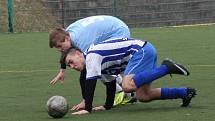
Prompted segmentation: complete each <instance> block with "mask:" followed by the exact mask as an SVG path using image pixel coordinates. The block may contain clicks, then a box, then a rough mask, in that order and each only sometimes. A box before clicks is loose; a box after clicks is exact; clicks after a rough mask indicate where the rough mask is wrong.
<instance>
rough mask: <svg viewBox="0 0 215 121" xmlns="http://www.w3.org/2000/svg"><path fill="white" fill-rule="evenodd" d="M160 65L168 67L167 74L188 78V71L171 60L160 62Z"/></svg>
mask: <svg viewBox="0 0 215 121" xmlns="http://www.w3.org/2000/svg"><path fill="white" fill-rule="evenodd" d="M162 65H166V66H167V67H168V70H169V71H168V73H169V74H180V75H185V76H188V75H189V74H190V73H189V71H188V70H187V69H186V68H185V67H184V66H182V65H180V64H178V63H175V62H174V61H173V60H171V59H168V58H167V59H165V60H164V61H163V62H162Z"/></svg>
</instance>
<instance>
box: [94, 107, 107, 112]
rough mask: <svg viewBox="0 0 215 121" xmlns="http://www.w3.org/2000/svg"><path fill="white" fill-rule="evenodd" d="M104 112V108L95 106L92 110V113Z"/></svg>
mask: <svg viewBox="0 0 215 121" xmlns="http://www.w3.org/2000/svg"><path fill="white" fill-rule="evenodd" d="M104 110H106V109H105V107H104V106H97V107H94V108H93V111H104Z"/></svg>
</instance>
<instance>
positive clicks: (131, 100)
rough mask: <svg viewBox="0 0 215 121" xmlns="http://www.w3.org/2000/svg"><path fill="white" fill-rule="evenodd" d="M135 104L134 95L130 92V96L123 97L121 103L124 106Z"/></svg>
mask: <svg viewBox="0 0 215 121" xmlns="http://www.w3.org/2000/svg"><path fill="white" fill-rule="evenodd" d="M135 102H137V98H136V97H135V93H134V92H132V93H131V94H130V95H126V94H125V95H124V98H123V101H122V103H121V104H122V105H126V104H133V103H135Z"/></svg>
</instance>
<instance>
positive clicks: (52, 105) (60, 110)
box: [46, 96, 69, 118]
mask: <svg viewBox="0 0 215 121" xmlns="http://www.w3.org/2000/svg"><path fill="white" fill-rule="evenodd" d="M46 107H47V108H46V109H47V112H48V114H49V116H51V117H53V118H62V117H63V116H65V115H66V114H67V112H68V111H69V105H68V103H67V101H66V99H65V98H64V97H62V96H52V97H51V98H49V99H48V101H47V103H46Z"/></svg>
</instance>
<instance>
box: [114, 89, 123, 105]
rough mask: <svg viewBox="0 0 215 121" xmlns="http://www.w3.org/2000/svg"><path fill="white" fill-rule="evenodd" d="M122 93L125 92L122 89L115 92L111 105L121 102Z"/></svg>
mask: <svg viewBox="0 0 215 121" xmlns="http://www.w3.org/2000/svg"><path fill="white" fill-rule="evenodd" d="M124 95H125V93H124V92H123V91H119V92H117V93H116V94H115V98H114V103H113V106H114V107H115V106H118V105H120V104H121V103H122V101H123V99H124Z"/></svg>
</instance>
